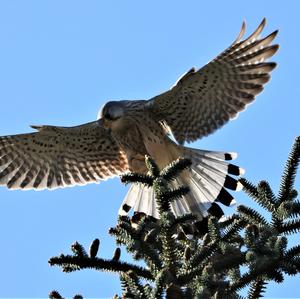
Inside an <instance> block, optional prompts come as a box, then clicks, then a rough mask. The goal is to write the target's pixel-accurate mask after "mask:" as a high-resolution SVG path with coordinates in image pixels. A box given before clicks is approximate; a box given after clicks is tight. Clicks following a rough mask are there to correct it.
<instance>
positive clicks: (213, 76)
mask: <svg viewBox="0 0 300 299" xmlns="http://www.w3.org/2000/svg"><path fill="white" fill-rule="evenodd" d="M265 23H266V21H265V19H264V20H263V21H262V22H261V24H260V25H259V27H258V28H257V29H256V30H255V32H254V33H252V34H251V35H250V36H249V37H248V38H246V39H244V40H242V37H243V35H244V32H245V23H243V26H242V29H241V32H240V34H239V35H238V37H237V39H236V40H235V41H234V42H233V44H232V45H231V46H230V47H228V48H227V49H226V50H225V51H223V52H222V53H221V54H220V55H219V56H217V57H216V58H215V59H214V60H212V61H211V62H209V63H208V64H207V65H205V66H204V67H203V68H201V69H199V70H195V69H194V68H193V69H191V70H190V71H189V72H187V73H186V74H185V75H184V76H183V77H181V78H180V79H179V80H178V81H177V83H176V84H175V86H173V87H172V88H171V89H170V90H169V91H167V92H165V93H163V94H161V95H159V96H157V97H154V98H153V99H151V100H149V101H148V103H147V107H149V108H150V109H151V110H152V111H154V115H157V120H159V121H161V122H162V123H163V124H164V125H166V126H167V127H168V128H169V129H170V130H171V131H172V133H173V135H174V137H175V138H176V140H177V141H178V142H179V143H184V142H185V141H187V142H191V141H194V140H196V139H198V138H201V137H203V136H207V135H209V134H211V133H212V132H214V131H215V130H217V129H218V128H220V127H221V126H223V125H224V124H225V123H226V122H228V121H229V120H230V119H232V118H234V117H236V116H237V114H238V112H240V111H242V110H244V109H245V107H246V106H247V104H249V103H251V102H252V101H253V100H254V98H255V96H256V95H257V94H258V93H260V92H261V91H262V90H263V85H264V84H265V83H266V82H268V81H269V79H270V75H269V72H271V71H272V70H273V69H274V68H275V66H276V64H275V63H272V62H265V60H266V59H268V58H270V57H271V56H273V55H274V53H275V52H276V51H277V49H278V45H270V44H271V42H272V41H273V39H274V38H275V36H276V34H277V31H274V32H273V33H271V34H270V35H268V36H267V37H265V38H262V39H260V38H259V35H260V33H261V32H262V30H263V28H264V26H265Z"/></svg>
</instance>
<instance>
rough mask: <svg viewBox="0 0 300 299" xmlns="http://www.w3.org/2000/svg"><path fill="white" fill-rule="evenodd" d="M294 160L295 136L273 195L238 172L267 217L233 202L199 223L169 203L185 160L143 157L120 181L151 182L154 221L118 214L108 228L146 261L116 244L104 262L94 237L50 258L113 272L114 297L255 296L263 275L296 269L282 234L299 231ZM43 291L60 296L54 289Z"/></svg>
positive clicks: (299, 258) (299, 145) (293, 251)
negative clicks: (161, 165) (163, 163)
mask: <svg viewBox="0 0 300 299" xmlns="http://www.w3.org/2000/svg"><path fill="white" fill-rule="evenodd" d="M299 159H300V137H298V138H297V139H296V141H295V143H294V145H293V148H292V150H291V153H290V155H289V158H288V160H287V163H286V166H285V169H284V172H283V175H282V179H281V183H280V188H279V192H278V194H277V195H275V193H274V192H273V190H272V189H271V186H270V185H269V183H268V182H267V181H261V182H259V183H258V184H257V185H254V184H252V183H250V182H249V181H248V180H246V179H244V178H242V179H241V180H240V182H241V183H242V184H243V186H244V188H243V190H244V191H245V192H246V194H248V195H249V196H250V197H251V198H253V199H254V200H255V201H256V202H257V203H258V204H259V205H260V206H261V207H262V208H263V209H264V210H265V213H264V215H265V214H267V213H268V214H269V215H270V217H268V218H267V217H265V216H264V215H262V214H261V213H259V212H258V211H256V210H254V209H253V208H251V207H247V206H244V205H239V206H238V207H237V210H236V212H235V213H234V214H233V215H231V216H228V217H227V218H226V219H225V220H224V219H223V220H222V221H220V220H218V219H217V218H216V217H214V216H209V217H208V219H205V220H206V221H204V222H203V221H202V223H199V222H197V219H196V218H195V216H194V215H192V214H187V215H183V216H181V217H175V216H174V214H173V212H172V210H171V202H172V201H173V200H175V199H178V198H180V197H182V196H183V195H185V194H186V193H187V192H189V189H188V187H187V186H180V187H179V188H178V189H175V190H173V189H170V187H169V182H170V181H172V180H173V179H174V178H176V176H178V174H179V173H180V172H181V171H183V170H184V169H187V168H188V167H189V166H190V163H191V162H190V161H188V160H185V159H178V160H177V161H175V162H173V163H172V164H171V165H169V166H168V167H166V168H165V169H163V170H161V171H160V170H159V169H158V167H157V165H156V164H155V162H154V161H153V160H152V159H151V158H149V157H147V158H146V164H147V167H148V169H149V173H148V174H147V175H141V174H135V173H131V174H128V175H124V176H123V177H122V181H123V182H124V183H135V184H144V185H146V186H150V187H152V188H153V189H154V191H155V194H156V198H157V204H158V210H159V215H160V219H159V220H156V219H153V218H151V217H149V216H146V215H141V214H138V215H134V216H133V217H132V218H130V217H127V216H126V217H125V216H123V217H119V219H118V223H117V226H116V227H114V228H111V229H110V231H109V233H110V234H111V235H113V236H114V237H115V238H116V243H117V246H121V245H123V246H124V247H125V249H126V250H127V251H128V252H129V253H130V254H132V256H133V258H134V259H135V260H137V261H139V260H142V261H143V262H144V264H145V266H139V265H137V264H134V263H128V262H126V261H122V259H121V249H120V247H117V248H116V250H115V252H114V254H113V257H112V258H111V259H109V260H108V259H103V258H100V257H97V253H98V249H99V244H100V241H99V240H98V239H95V240H94V241H93V242H92V244H91V246H90V248H89V252H87V251H86V250H85V249H84V248H83V247H82V246H81V245H80V244H79V243H77V242H75V243H74V244H73V245H72V246H71V250H72V252H73V254H71V255H64V254H61V255H60V256H57V257H52V258H51V259H50V260H49V263H50V265H57V266H60V267H61V268H62V270H63V271H64V272H73V271H78V270H81V269H86V268H91V269H95V270H99V271H110V272H115V273H117V274H118V275H119V277H120V281H121V286H122V291H123V293H122V295H121V297H119V296H118V295H115V296H114V297H113V298H115V299H117V298H145V299H146V298H153V299H156V298H168V299H171V298H186V299H190V298H229V299H230V298H242V297H241V296H240V295H239V291H240V290H242V289H244V288H246V287H247V288H248V294H247V298H249V299H253V298H260V297H262V296H263V293H264V291H265V289H266V287H267V284H268V282H269V281H275V282H277V283H282V282H283V281H284V276H285V275H293V276H294V275H297V274H299V273H300V244H298V245H295V246H293V247H290V246H289V245H288V237H289V236H290V235H292V234H296V233H298V232H299V230H300V202H299V200H297V191H296V190H295V189H294V182H295V176H296V170H297V167H298V164H299ZM269 218H270V220H268V219H269ZM204 224H206V225H204ZM203 227H205V228H206V230H205V231H204V230H203ZM191 228H193V230H192V235H190V233H189V232H191ZM199 228H200V229H199ZM201 228H202V229H201ZM241 267H243V269H244V271H243V273H242V271H241ZM49 297H50V298H53V299H54V298H55V299H58V298H62V297H61V295H60V294H59V293H58V292H57V291H52V292H51V293H50V294H49ZM74 298H77V299H79V298H82V296H80V295H76V296H74Z"/></svg>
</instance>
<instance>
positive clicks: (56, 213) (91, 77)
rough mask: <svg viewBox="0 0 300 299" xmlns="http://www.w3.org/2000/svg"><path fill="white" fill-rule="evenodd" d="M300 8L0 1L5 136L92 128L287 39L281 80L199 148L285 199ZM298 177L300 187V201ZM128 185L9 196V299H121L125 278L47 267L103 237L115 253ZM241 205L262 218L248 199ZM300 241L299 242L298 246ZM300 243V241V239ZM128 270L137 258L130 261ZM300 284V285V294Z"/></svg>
mask: <svg viewBox="0 0 300 299" xmlns="http://www.w3.org/2000/svg"><path fill="white" fill-rule="evenodd" d="M299 6H300V5H299V2H298V1H285V2H284V3H283V2H282V1H277V2H275V1H174V0H173V1H151V2H150V1H147V2H146V1H28V0H27V1H22V0H20V1H14V0H10V1H0V103H1V118H0V134H1V135H8V134H17V133H24V132H30V131H31V129H30V128H29V127H28V125H30V124H38V125H39V124H52V125H61V126H72V125H76V124H81V123H85V122H89V121H92V120H94V119H95V118H96V115H97V112H98V109H99V108H100V107H101V106H102V105H103V104H104V103H105V102H106V101H107V100H112V99H114V100H118V99H148V98H151V97H153V96H155V95H157V94H159V93H161V92H163V91H165V90H166V89H168V88H169V87H170V86H171V85H172V84H173V83H174V82H175V81H176V80H177V78H178V77H179V76H180V75H181V74H182V73H184V72H185V71H187V70H188V69H189V68H190V67H192V66H196V67H201V66H202V65H204V64H205V63H207V62H208V61H209V60H211V59H212V58H214V57H215V56H216V55H217V54H218V53H219V52H221V51H222V50H223V49H225V47H227V46H228V45H229V44H230V43H231V42H232V41H233V40H234V39H235V37H236V35H237V33H238V32H239V30H240V26H241V23H242V21H243V20H246V22H247V25H248V30H247V33H250V32H252V31H253V30H254V29H255V28H256V26H257V25H258V23H259V22H260V21H261V19H262V18H263V17H266V18H267V20H268V25H267V27H266V30H265V34H268V33H270V32H271V31H273V30H275V29H280V33H279V36H278V38H277V42H279V43H280V45H281V48H280V51H279V52H278V54H277V55H276V57H275V58H274V60H275V61H276V62H278V64H279V66H278V68H277V69H276V70H275V71H274V72H273V79H272V80H271V82H270V83H269V84H268V85H267V86H266V89H265V91H264V92H263V93H262V94H261V95H259V97H258V99H257V101H256V102H255V103H254V104H253V105H251V106H250V107H248V109H247V111H246V112H243V113H242V114H240V116H239V118H238V119H237V120H235V121H233V122H230V123H229V124H227V125H226V126H225V127H224V128H222V129H221V130H219V131H217V132H216V133H215V134H213V135H212V136H209V137H207V138H204V139H203V140H200V141H198V142H195V143H194V144H192V146H193V147H198V148H203V149H211V150H228V151H236V152H238V153H239V157H238V159H237V161H236V163H237V164H239V165H241V166H243V167H244V168H246V170H247V172H246V178H248V179H249V180H251V181H252V182H258V181H259V180H261V179H267V180H269V181H270V183H271V185H272V186H273V187H274V188H275V190H276V191H277V188H278V185H279V180H280V176H281V173H282V170H283V165H284V162H285V160H286V158H287V156H288V153H289V150H290V147H291V145H292V143H293V140H294V138H295V137H296V136H297V135H299V134H300V130H299V124H300V121H299V111H300V105H299V100H300V97H299V95H300V84H299V74H298V72H299V64H300V62H299V58H298V57H299V51H300V44H299V28H300V18H299V9H300V7H299ZM299 181H300V180H299V176H298V178H297V186H298V189H299ZM126 189H127V188H125V187H124V186H122V185H121V183H120V181H119V179H118V178H116V179H113V180H108V181H106V182H102V183H101V184H100V185H96V184H95V185H88V186H85V187H74V188H67V189H63V190H56V191H53V192H51V191H42V192H34V191H27V192H22V191H8V190H7V189H6V188H3V187H2V188H0V238H1V243H0V244H1V246H0V282H1V283H0V297H47V294H48V293H49V291H51V290H53V289H57V290H59V291H60V292H61V294H62V295H63V296H72V295H74V294H76V293H81V294H82V295H84V296H85V297H112V296H113V295H114V294H115V293H119V294H120V287H119V280H118V276H117V275H114V274H109V273H98V272H95V271H92V270H86V271H80V272H78V273H72V274H65V273H62V272H61V270H60V269H59V268H57V267H50V266H49V265H48V263H47V261H48V259H49V258H50V257H51V256H54V255H58V254H60V253H62V252H64V253H68V252H70V250H69V246H70V245H71V243H72V242H74V241H75V240H77V241H79V242H81V243H82V244H84V245H85V246H89V244H90V242H91V241H92V240H93V239H94V238H96V237H99V238H100V239H101V247H100V255H101V256H102V257H106V258H110V257H111V256H112V254H113V250H114V248H115V243H114V239H113V238H112V237H110V236H109V235H108V233H107V232H108V229H109V227H111V226H114V225H115V223H116V218H117V211H118V208H119V205H120V203H121V201H122V199H123V196H124V195H125V193H126ZM237 200H238V201H239V202H243V203H246V204H248V205H250V206H255V205H254V204H253V203H252V201H251V200H250V199H248V198H247V197H246V196H245V195H244V194H242V193H239V194H237ZM295 240H296V238H293V240H292V241H293V242H295ZM298 240H299V235H298ZM122 258H124V259H127V256H126V255H124V254H122ZM297 282H298V283H297ZM266 296H268V297H274V298H275V297H281V298H283V297H297V296H299V297H300V291H299V276H298V277H293V278H289V279H287V280H286V281H285V283H284V284H281V285H276V284H273V283H271V284H270V285H269V287H268V290H267V292H266Z"/></svg>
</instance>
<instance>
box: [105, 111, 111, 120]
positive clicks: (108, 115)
mask: <svg viewBox="0 0 300 299" xmlns="http://www.w3.org/2000/svg"><path fill="white" fill-rule="evenodd" d="M104 117H105V118H106V119H108V120H113V117H112V116H111V114H110V113H108V112H106V113H105V114H104Z"/></svg>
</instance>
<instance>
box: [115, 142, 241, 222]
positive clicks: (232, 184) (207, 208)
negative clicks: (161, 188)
mask: <svg viewBox="0 0 300 299" xmlns="http://www.w3.org/2000/svg"><path fill="white" fill-rule="evenodd" d="M180 152H181V154H180V156H182V157H184V158H187V159H190V160H191V161H192V166H191V168H190V169H189V170H186V171H184V172H183V173H182V174H180V176H179V177H178V178H176V179H175V180H173V181H172V183H171V185H172V188H174V189H175V188H178V187H179V186H182V185H187V186H189V187H190V192H189V193H188V194H187V195H185V196H184V197H183V198H181V199H178V200H175V201H173V202H172V204H171V206H172V210H173V212H174V214H175V215H176V216H181V215H184V214H187V213H192V214H195V215H197V216H198V219H199V220H202V218H203V217H206V216H207V215H208V213H210V214H213V215H215V216H217V217H219V218H220V217H221V216H222V215H223V212H222V209H221V208H220V207H219V205H218V204H217V202H219V203H222V204H223V205H225V206H230V205H232V204H234V203H235V200H234V198H233V196H232V195H231V194H230V193H229V192H228V191H227V190H226V189H230V190H236V191H239V190H240V189H241V188H242V185H241V184H240V183H239V182H238V181H237V180H236V179H235V178H233V177H232V176H239V175H243V174H244V170H243V169H242V168H240V167H238V166H236V165H233V164H231V163H228V162H227V161H229V160H233V159H235V158H236V157H237V155H236V154H235V153H230V152H214V151H205V150H198V149H192V148H188V147H180ZM131 208H133V210H134V212H135V213H144V214H146V215H149V216H152V217H154V218H157V219H158V218H159V214H158V211H157V203H156V200H155V195H154V191H153V189H152V188H148V187H146V186H143V185H140V184H133V185H132V186H131V187H130V189H129V191H128V193H127V195H126V197H125V198H124V201H123V203H122V205H121V207H120V210H119V214H120V215H125V214H127V213H128V212H129V210H130V209H131Z"/></svg>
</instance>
